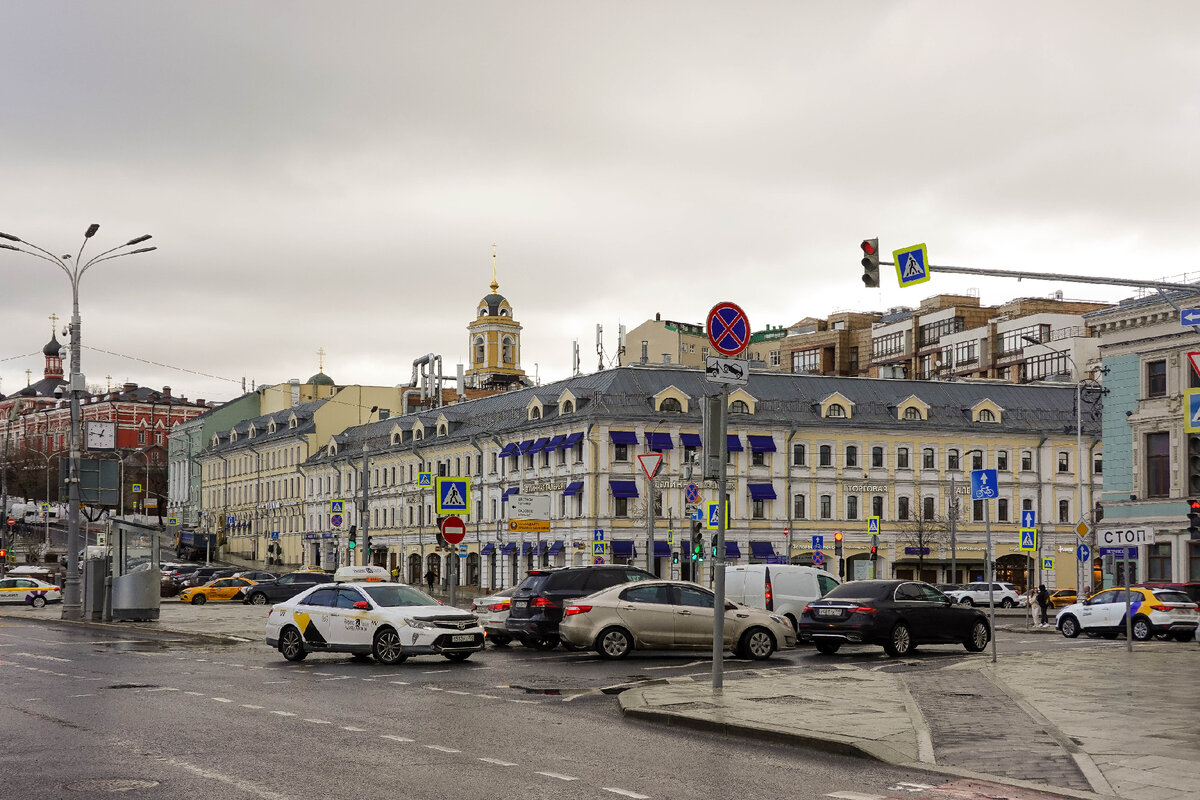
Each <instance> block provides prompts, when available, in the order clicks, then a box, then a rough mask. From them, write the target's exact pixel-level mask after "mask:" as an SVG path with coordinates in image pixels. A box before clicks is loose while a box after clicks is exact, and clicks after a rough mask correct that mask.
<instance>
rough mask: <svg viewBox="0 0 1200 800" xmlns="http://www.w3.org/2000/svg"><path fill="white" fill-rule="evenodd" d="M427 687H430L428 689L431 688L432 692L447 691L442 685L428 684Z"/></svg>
mask: <svg viewBox="0 0 1200 800" xmlns="http://www.w3.org/2000/svg"><path fill="white" fill-rule="evenodd" d="M425 688H426V689H428V690H429V691H431V692H444V691H446V690H445V689H443V688H442V687H440V686H426V687H425Z"/></svg>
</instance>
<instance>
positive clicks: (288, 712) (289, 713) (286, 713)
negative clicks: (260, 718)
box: [271, 711, 296, 717]
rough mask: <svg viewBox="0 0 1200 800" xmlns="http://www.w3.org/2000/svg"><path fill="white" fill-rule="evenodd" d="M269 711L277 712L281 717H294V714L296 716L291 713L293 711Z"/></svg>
mask: <svg viewBox="0 0 1200 800" xmlns="http://www.w3.org/2000/svg"><path fill="white" fill-rule="evenodd" d="M271 713H272V714H278V715H279V716H281V717H294V716H296V715H295V714H293V713H292V712H290V711H272V712H271Z"/></svg>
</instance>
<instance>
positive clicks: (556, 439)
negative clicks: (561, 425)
mask: <svg viewBox="0 0 1200 800" xmlns="http://www.w3.org/2000/svg"><path fill="white" fill-rule="evenodd" d="M566 438H567V435H566V434H565V433H560V434H558V435H557V436H551V437H550V443H549V444H547V445H546V449H547V450H557V449H558V448H559V446H560V445H561V444H562V443H563V439H566Z"/></svg>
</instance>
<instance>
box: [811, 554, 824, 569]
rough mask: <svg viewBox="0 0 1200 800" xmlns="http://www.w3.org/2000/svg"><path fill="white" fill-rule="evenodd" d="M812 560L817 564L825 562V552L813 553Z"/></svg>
mask: <svg viewBox="0 0 1200 800" xmlns="http://www.w3.org/2000/svg"><path fill="white" fill-rule="evenodd" d="M812 562H813V563H814V564H817V565H818V566H819V565H821V564H824V563H825V554H824V553H821V552H816V553H813V558H812Z"/></svg>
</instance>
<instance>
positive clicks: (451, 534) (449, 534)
mask: <svg viewBox="0 0 1200 800" xmlns="http://www.w3.org/2000/svg"><path fill="white" fill-rule="evenodd" d="M466 535H467V523H465V522H463V521H462V517H446V518H445V519H444V520H442V538H443V539H445V540H446V541H447V542H449V543H450V544H458V543H459V542H461V541H462V540H463V538H464V537H465V536H466Z"/></svg>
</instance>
